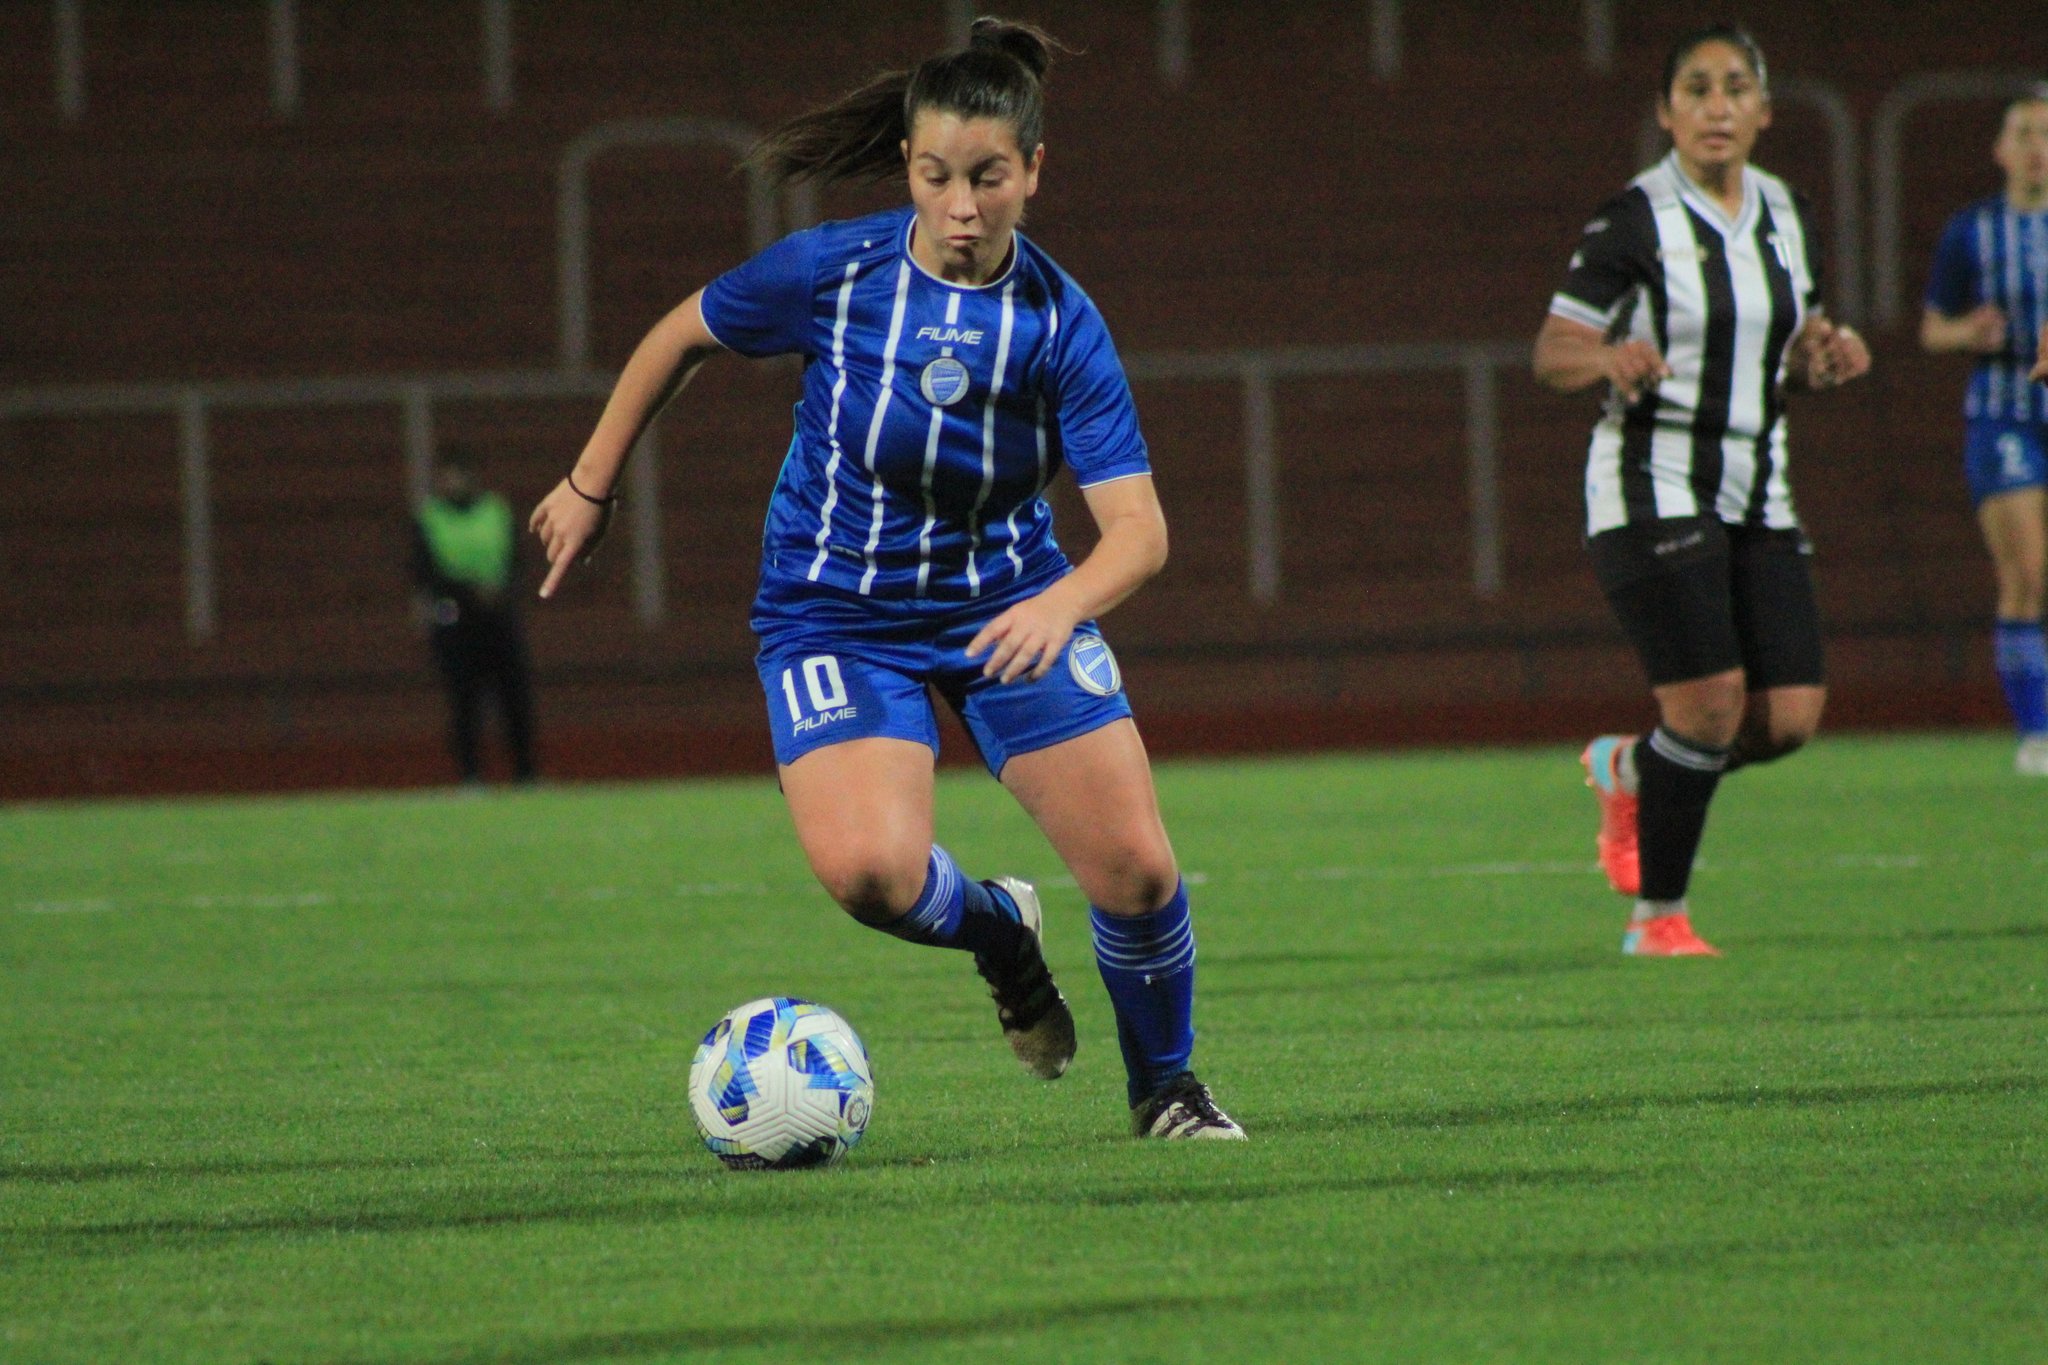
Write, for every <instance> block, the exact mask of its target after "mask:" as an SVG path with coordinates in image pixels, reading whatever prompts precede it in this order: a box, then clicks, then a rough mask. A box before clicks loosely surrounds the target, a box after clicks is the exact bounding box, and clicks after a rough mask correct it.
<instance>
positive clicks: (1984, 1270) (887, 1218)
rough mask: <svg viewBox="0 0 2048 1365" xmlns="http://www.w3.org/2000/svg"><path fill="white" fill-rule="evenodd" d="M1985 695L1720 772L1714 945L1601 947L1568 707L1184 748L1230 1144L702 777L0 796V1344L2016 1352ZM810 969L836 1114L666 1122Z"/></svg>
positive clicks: (2013, 969)
mask: <svg viewBox="0 0 2048 1365" xmlns="http://www.w3.org/2000/svg"><path fill="white" fill-rule="evenodd" d="M2009 756H2010V749H2009V745H2008V744H2007V742H2005V741H2003V740H2000V739H1997V738H1994V737H1990V736H1961V737H1958V736H1936V737H1924V738H1913V739H1889V740H1865V739H1853V738H1841V737H1837V738H1833V739H1830V740H1828V741H1826V742H1824V743H1822V744H1819V745H1817V746H1815V747H1814V748H1813V749H1811V750H1809V751H1808V752H1807V753H1805V754H1802V755H1801V756H1800V757H1799V758H1797V759H1796V760H1794V761H1792V762H1789V763H1785V764H1780V765H1778V766H1776V767H1774V768H1769V769H1759V770H1756V771H1753V772H1745V773H1742V774H1740V775H1739V776H1737V777H1734V778H1732V779H1731V780H1730V782H1729V784H1728V785H1727V786H1726V787H1724V788H1723V796H1722V800H1721V801H1720V803H1719V804H1718V806H1717V808H1716V811H1715V816H1714V822H1713V825H1712V827H1711V828H1710V829H1709V831H1708V835H1707V844H1706V847H1705V850H1704V852H1703V855H1702V864H1701V868H1700V872H1699V874H1698V876H1697V877H1696V879H1695V882H1694V887H1693V904H1694V909H1695V921H1696V923H1697V924H1698V926H1699V928H1700V930H1701V932H1702V933H1703V934H1705V935H1706V936H1707V937H1708V938H1709V939H1711V940H1712V941H1714V942H1715V943H1717V944H1718V945H1720V946H1721V947H1722V948H1723V949H1724V950H1725V951H1726V953H1727V957H1726V958H1724V959H1722V960H1718V961H1702V960H1686V961H1656V962H1645V961H1632V960H1626V959H1623V958H1622V957H1621V956H1619V954H1618V953H1617V951H1616V949H1617V946H1618V943H1619V939H1620V934H1621V928H1622V920H1623V917H1624V912H1625V905H1624V903H1623V902H1622V901H1620V900H1619V899H1618V898H1616V897H1614V896H1613V895H1611V894H1610V893H1609V892H1608V891H1607V890H1606V889H1605V886H1604V883H1603V882H1602V881H1601V880H1600V878H1599V875H1598V873H1597V872H1596V871H1595V870H1594V869H1593V866H1592V861H1591V857H1592V828H1593V822H1594V812H1593V805H1592V802H1591V800H1590V798H1589V797H1588V796H1587V795H1586V793H1585V792H1584V791H1583V790H1582V789H1581V788H1580V786H1579V773H1578V769H1577V766H1576V764H1575V762H1574V757H1573V754H1572V753H1570V752H1569V751H1566V750H1563V749H1542V750H1521V751H1501V752H1473V753H1427V754H1413V755H1399V756H1390V757H1376V756H1332V757H1320V758H1313V759H1287V760H1267V761H1247V762H1229V763H1222V762H1216V763H1209V762H1182V763H1170V764H1164V765H1162V766H1161V769H1160V786H1161V793H1162V798H1163V801H1164V804H1165V807H1166V811H1167V817H1168V823H1169V826H1170V828H1171V829H1172V831H1173V834H1174V838H1175V841H1176V845H1177V847H1178V849H1179V852H1180V854H1181V857H1182V860H1183V862H1184V865H1185V866H1186V868H1187V869H1188V871H1189V873H1190V874H1191V877H1192V878H1193V879H1194V881H1195V885H1194V898H1195V913H1196V922H1197V925H1198V927H1199V932H1200V938H1201V967H1200V971H1201V978H1200V979H1201V989H1200V994H1199V998H1198V1007H1197V1008H1198V1013H1197V1021H1198V1024H1199V1027H1200V1030H1201V1044H1200V1047H1199V1049H1198V1052H1197V1061H1198V1063H1199V1065H1200V1067H1201V1070H1202V1074H1203V1075H1204V1077H1205V1078H1206V1079H1208V1080H1209V1081H1210V1082H1211V1083H1212V1084H1213V1086H1214V1087H1215V1089H1216V1091H1217V1094H1218V1096H1219V1098H1221V1099H1222V1100H1223V1101H1224V1103H1225V1104H1226V1105H1227V1106H1228V1107H1229V1108H1230V1109H1231V1110H1232V1111H1233V1112H1234V1113H1235V1114H1236V1115H1237V1117H1238V1118H1239V1119H1240V1120H1242V1121H1243V1122H1244V1124H1245V1126H1246V1127H1247V1128H1248V1129H1249V1130H1250V1132H1251V1134H1252V1139H1253V1140H1252V1141H1251V1142H1250V1143H1248V1144H1242V1145H1239V1144H1214V1145H1170V1144H1140V1143H1137V1142H1134V1141H1133V1140H1131V1139H1130V1138H1128V1137H1127V1136H1125V1129H1124V1124H1125V1118H1124V1112H1123V1104H1122V1093H1121V1088H1122V1077H1121V1068H1120V1066H1119V1065H1118V1062H1117V1058H1116V1048H1115V1042H1114V1036H1113V1031H1112V1026H1111V1023H1110V1019H1109V1014H1108V1009H1107V1004H1106V1001H1105V999H1104V997H1103V994H1102V991H1101V987H1100V983H1099V982H1098V981H1097V980H1096V979H1095V976H1094V969H1093V963H1092V958H1091V954H1090V951H1089V947H1088V938H1087V932H1086V920H1085V916H1084V911H1083V907H1082V905H1081V904H1080V902H1079V898H1078V896H1077V894H1076V893H1075V892H1074V891H1073V889H1072V887H1071V885H1070V884H1063V883H1062V882H1061V881H1060V880H1059V878H1058V876H1057V873H1058V870H1059V869H1058V868H1057V866H1056V864H1055V863H1054V861H1053V859H1052V857H1051V855H1050V854H1049V852H1048V851H1047V850H1046V848H1045V846H1044V845H1043V843H1042V842H1041V841H1040V840H1039V839H1038V837H1037V835H1036V833H1035V832H1034V831H1033V830H1032V829H1031V828H1030V826H1029V824H1028V823H1027V821H1026V820H1025V818H1024V817H1023V815H1022V814H1021V813H1020V812H1019V811H1018V810H1017V809H1016V808H1015V806H1014V805H1013V804H1012V803H1011V802H1010V801H1009V799H1008V798H1007V797H1006V796H1005V795H1004V794H1003V793H1002V791H1001V790H1000V788H998V787H997V786H995V784H993V783H991V782H989V781H988V780H986V778H984V777H982V776H980V775H979V774H966V773H959V774H954V773H948V774H947V775H946V776H945V777H944V778H942V781H941V789H940V837H941V838H942V839H943V840H944V841H945V842H946V843H947V844H948V845H949V847H951V848H952V849H953V850H954V851H955V853H956V854H958V855H959V857H960V859H961V861H962V863H963V864H964V865H965V866H966V867H967V868H968V869H969V870H970V872H973V873H976V874H978V875H982V876H988V875H993V874H995V873H997V872H1014V873H1019V874H1023V875H1028V876H1034V877H1036V878H1038V879H1039V880H1040V882H1041V884H1042V885H1044V886H1045V888H1046V900H1047V915H1048V921H1049V925H1048V938H1049V954H1050V956H1051V958H1052V960H1053V964H1054V966H1055V968H1056V969H1057V970H1059V972H1060V973H1061V976H1062V979H1063V981H1064V984H1065V986H1066V990H1067V994H1068V995H1069V997H1070V998H1071V999H1072V1000H1073V1001H1074V1003H1075V1006H1076V1010H1077V1012H1078V1015H1079V1019H1080V1025H1081V1029H1082V1051H1081V1055H1080V1058H1079V1060H1078V1061H1077V1062H1076V1064H1075V1068H1074V1070H1073V1071H1072V1072H1071V1073H1070V1074H1069V1075H1068V1077H1067V1078H1066V1079H1064V1080H1062V1081H1060V1082H1058V1083H1056V1084H1052V1085H1045V1084H1041V1083H1039V1082H1035V1081H1032V1080H1031V1079H1030V1078H1029V1077H1027V1076H1026V1075H1024V1074H1023V1072H1022V1071H1021V1070H1020V1069H1018V1068H1017V1067H1016V1065H1015V1064H1014V1063H1013V1062H1012V1061H1011V1059H1010V1057H1009V1054H1008V1051H1007V1049H1005V1048H1004V1047H1003V1045H1002V1042H1001V1040H1000V1037H999V1035H998V1033H997V1030H996V1025H995V1021H994V1018H993V1012H992V1010H991V1008H990V1007H989V1005H988V1003H987V1001H986V999H985V998H984V997H983V996H982V994H981V990H980V983H979V981H978V980H977V978H976V977H975V975H974V973H973V970H972V967H971V964H970V963H969V962H968V960H967V959H966V958H965V957H964V956H962V955H957V954H951V953H943V952H936V951H932V950H928V949H918V948H912V947H909V946H907V945H904V944H901V943H898V942H896V941H894V940H892V939H889V938H887V937H885V936H882V935H879V934H874V933H871V932H867V931H864V930H862V929H860V928H858V927H856V926H855V925H853V924H852V923H851V922H849V921H847V920H845V919H844V918H843V917H842V916H841V915H839V913H838V912H837V911H836V910H834V909H832V908H831V906H830V905H829V904H828V903H827V902H826V901H825V899H824V897H823V896H822V894H821V893H819V892H818V891H817V890H816V889H815V887H814V886H813V885H812V884H811V882H810V880H809V877H808V875H807V873H806V872H805V869H804V867H803V864H802V862H801V859H800V855H799V854H798V852H797V850H796V847H795V843H794V840H793V839H792V838H791V836H790V834H789V831H788V826H787V817H786V816H785V814H784V813H783V810H782V807H781V804H780V800H779V798H778V796H777V795H776V792H775V789H774V786H773V784H772V783H771V782H768V781H765V780H764V781H723V782H704V783H692V784H683V785H668V786H648V787H634V788H556V789H541V790H537V791H532V792H527V793H522V794H507V795H493V796H490V797H488V798H484V799H474V800H464V799H456V798H452V797H449V796H446V795H394V796H365V797H353V798H338V799H337V798H325V797H323V798H303V799H284V800H264V801H223V802H183V803H166V804H116V805H99V806H75V807H70V806H51V807H24V808H14V809H11V810H0V983H4V988H0V1360H5V1361H8V1362H15V1361H21V1362H39V1363H40V1362H66V1361H93V1362H103V1361H120V1362H126V1363H132V1362H145V1361H203V1362H253V1361H271V1362H280V1363H282V1362H312V1361H322V1362H365V1363H367V1362H373V1361H376V1362H384V1361H390V1362H401V1361H403V1362H445V1363H446V1365H456V1363H457V1362H478V1363H481V1362H493V1361H497V1362H521V1363H522V1365H525V1363H529V1362H530V1363H531V1365H541V1363H543V1362H549V1363H552V1362H570V1361H657V1360H671V1359H677V1360H680V1359H690V1360H696V1359H703V1360H725V1361H759V1362H771V1361H772V1362H782V1361H792V1360H813V1359H815V1360H864V1361H865V1360H914V1361H925V1360H977V1361H986V1360H1026V1359H1028V1360H1045V1361H1098V1360H1103V1361H1108V1360H1158V1361H1173V1362H1181V1361H1189V1360H1215V1361H1279V1360H1285V1361H1311V1360H1388V1361H1396V1360H1398V1361H1496V1360H1555V1361H1572V1362H1584V1361H1597V1360H1629V1361H1662V1360H1670V1361H1702V1362H1705V1361H1713V1362H1717V1365H1719V1363H1720V1362H1728V1361H1751V1360H1753V1361H1770V1362H1789V1361H1797V1362H1814V1361H1856V1362H1865V1361H1876V1360H1901V1359H1907V1360H1917V1361H1946V1360H1953V1361H1959V1362H1960V1361H1967V1362H1972V1365H1981V1362H1986V1361H2019V1360H2039V1359H2041V1358H2042V1357H2043V1356H2044V1354H2048V1159H2044V1158H2048V1140H2044V1136H2043V1120H2044V1118H2048V1053H2044V1034H2048V1028H2044V1026H2048V784H2044V783H2038V782H2036V783H2032V784H2029V783H2027V782H2026V781H2024V780H2022V779H2019V778H2016V777H2014V776H2013V775H2012V774H2011V771H2010V766H2009ZM772 993H786V994H795V995H803V996H810V997H813V998H816V999H820V1000H823V1001H825V1002H827V1003H829V1004H831V1005H833V1006H834V1007H836V1008H838V1009H839V1010H841V1011H843V1012H844V1013H845V1014H846V1015H847V1016H848V1017H849V1018H850V1019H852V1020H853V1021H854V1023H855V1025H856V1026H857V1027H858V1028H859V1029H860V1030H861V1031H862V1033H863V1035H864V1036H865V1037H866V1039H867V1042H868V1046H869V1048H870V1050H871V1052H872V1054H873V1058H874V1065H875V1072H876V1077H877V1102H876V1110H875V1118H874V1123H873V1125H872V1127H871V1128H870V1129H869V1131H868V1135H867V1139H866V1141H865V1142H864V1143H863V1144H862V1145H861V1146H860V1147H859V1148H858V1149H857V1150H856V1151H855V1152H854V1153H853V1154H852V1156H851V1157H850V1158H849V1159H848V1160H847V1161H846V1162H844V1163H843V1164H841V1165H840V1166H837V1167H835V1168H832V1169H829V1170H824V1171H813V1172H800V1173H793V1174H739V1173H730V1172H727V1171H725V1170H724V1169H723V1168H721V1167H720V1166H719V1165H718V1164H717V1163H716V1162H715V1161H714V1160H712V1158H711V1157H710V1156H709V1155H708V1154H706V1153H705V1152H704V1151H703V1150H702V1148H701V1147H700V1146H699V1145H698V1142H697V1139H696V1136H695V1133H694V1130H693V1129H692V1127H691V1124H690V1119H689V1115H688V1111H687V1106H686V1102H685V1098H684V1095H683V1083H684V1076H685V1073H686V1071H687V1069H688V1066H689V1061H690V1056H691V1052H692V1050H693V1048H694V1045H695V1043H696V1040H697V1038H698V1037H699V1035H701V1033H702V1032H703V1031H704V1030H705V1029H706V1028H708V1027H709V1026H710V1024H711V1023H712V1021H713V1020H715V1019H716V1018H717V1017H718V1015H719V1014H720V1013H722V1012H723V1011H724V1010H726V1009H727V1008H729V1007H730V1006H732V1005H734V1004H737V1003H738V1002H740V1001H741V1000H744V999H748V998H750V997H753V996H758V995H763V994H772Z"/></svg>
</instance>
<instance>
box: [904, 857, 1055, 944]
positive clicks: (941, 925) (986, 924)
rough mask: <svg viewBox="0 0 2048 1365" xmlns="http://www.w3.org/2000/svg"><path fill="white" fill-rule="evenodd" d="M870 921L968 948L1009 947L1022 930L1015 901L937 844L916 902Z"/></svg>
mask: <svg viewBox="0 0 2048 1365" xmlns="http://www.w3.org/2000/svg"><path fill="white" fill-rule="evenodd" d="M875 927H876V928H878V929H880V930H882V931H883V932H885V933H890V934H894V935H895V936H896V937H898V938H900V939H906V940H908V941H909V942H911V943H924V944H929V945H930V946H932V947H934V948H964V949H966V950H967V951H968V952H971V953H1000V952H1013V951H1015V950H1016V947H1017V944H1018V942H1019V939H1020V936H1021V935H1022V934H1023V933H1024V932H1025V929H1024V925H1023V921H1022V920H1021V919H1020V918H1019V916H1018V914H1017V906H1016V903H1015V902H1014V901H1012V900H1011V899H1010V898H1009V897H1008V896H1006V895H1004V894H1003V893H1002V892H1001V891H1000V890H998V889H997V888H995V887H993V886H989V885H988V884H986V883H985V882H978V881H975V880H974V879H973V878H971V877H969V876H968V875H967V874H966V873H964V872H962V871H961V870H960V864H958V863H956V862H954V861H953V855H952V854H950V853H948V852H946V850H945V849H943V848H940V847H939V846H938V845H937V844H933V845H932V858H931V863H930V865H929V866H928V867H927V869H926V871H925V877H924V890H923V891H921V892H919V893H918V897H917V904H915V905H913V906H911V907H910V909H909V910H907V911H905V912H904V913H903V914H902V915H900V916H898V917H897V918H896V919H893V920H890V921H889V922H888V923H886V924H878V925H876V926H875Z"/></svg>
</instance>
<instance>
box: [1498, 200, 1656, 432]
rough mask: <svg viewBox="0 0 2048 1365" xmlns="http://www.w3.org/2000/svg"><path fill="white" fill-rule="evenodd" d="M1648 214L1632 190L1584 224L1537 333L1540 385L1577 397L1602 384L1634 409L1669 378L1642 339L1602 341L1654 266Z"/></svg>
mask: <svg viewBox="0 0 2048 1365" xmlns="http://www.w3.org/2000/svg"><path fill="white" fill-rule="evenodd" d="M1648 212H1649V201H1648V200H1646V199H1644V198H1643V196H1642V194H1641V192H1640V191H1633V190H1632V191H1629V192H1627V193H1624V194H1621V195H1617V196H1616V197H1615V198H1613V199H1610V200H1609V201H1608V202H1607V203H1605V204H1603V205H1602V206H1601V208H1600V212H1599V213H1598V214H1597V215H1596V216H1595V217H1594V219H1593V221H1592V222H1590V223H1588V224H1586V231H1585V234H1584V236H1583V237H1582V238H1581V239H1580V242H1579V249H1578V250H1577V251H1576V252H1574V253H1573V254H1572V262H1571V267H1570V269H1569V270H1568V271H1567V273H1566V275H1565V281H1564V287H1563V288H1561V289H1559V290H1558V291H1557V293H1556V294H1554V295H1552V296H1551V300H1550V314H1549V316H1547V317H1546V318H1544V319H1543V326H1542V328H1541V329H1540V330H1539V331H1538V332H1537V333H1536V347H1535V352H1534V355H1533V356H1532V357H1531V360H1532V364H1533V366H1534V369H1535V371H1536V382H1538V383H1539V384H1542V385H1543V386H1544V387H1546V388H1549V389H1554V390H1556V391H1557V392H1558V393H1577V392H1578V391H1579V390H1581V389H1586V388H1591V387H1592V386H1593V385H1595V384H1597V383H1599V382H1600V381H1601V380H1603V379H1604V380H1606V381H1607V382H1608V383H1610V384H1612V385H1613V386H1614V389H1615V392H1617V393H1619V394H1620V395H1621V398H1622V401H1623V402H1626V403H1633V402H1635V401H1636V399H1637V398H1638V397H1640V396H1641V394H1642V392H1643V390H1644V389H1645V388H1654V387H1656V385H1657V382H1658V381H1659V380H1662V379H1669V378H1670V377H1671V367H1670V366H1669V365H1667V364H1665V363H1664V357H1663V356H1662V355H1661V354H1659V352H1658V350H1657V348H1656V346H1655V345H1654V344H1653V343H1651V342H1649V341H1647V340H1645V339H1643V338H1641V337H1632V338H1628V339H1625V340H1620V341H1617V342H1614V343H1612V344H1610V343H1609V342H1608V340H1607V335H1608V331H1609V329H1610V328H1612V327H1614V326H1615V325H1616V320H1617V318H1618V317H1619V316H1620V313H1621V310H1622V308H1623V307H1624V305H1625V304H1626V303H1627V301H1628V300H1629V298H1630V297H1631V295H1632V294H1633V293H1634V292H1635V291H1636V290H1637V289H1639V288H1640V287H1641V286H1642V285H1643V284H1644V283H1645V282H1646V281H1647V279H1648V278H1649V274H1650V272H1651V270H1653V269H1654V267H1655V263H1656V260H1657V232H1656V227H1655V226H1654V224H1652V223H1651V222H1650V220H1649V218H1648V216H1647V215H1648Z"/></svg>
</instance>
